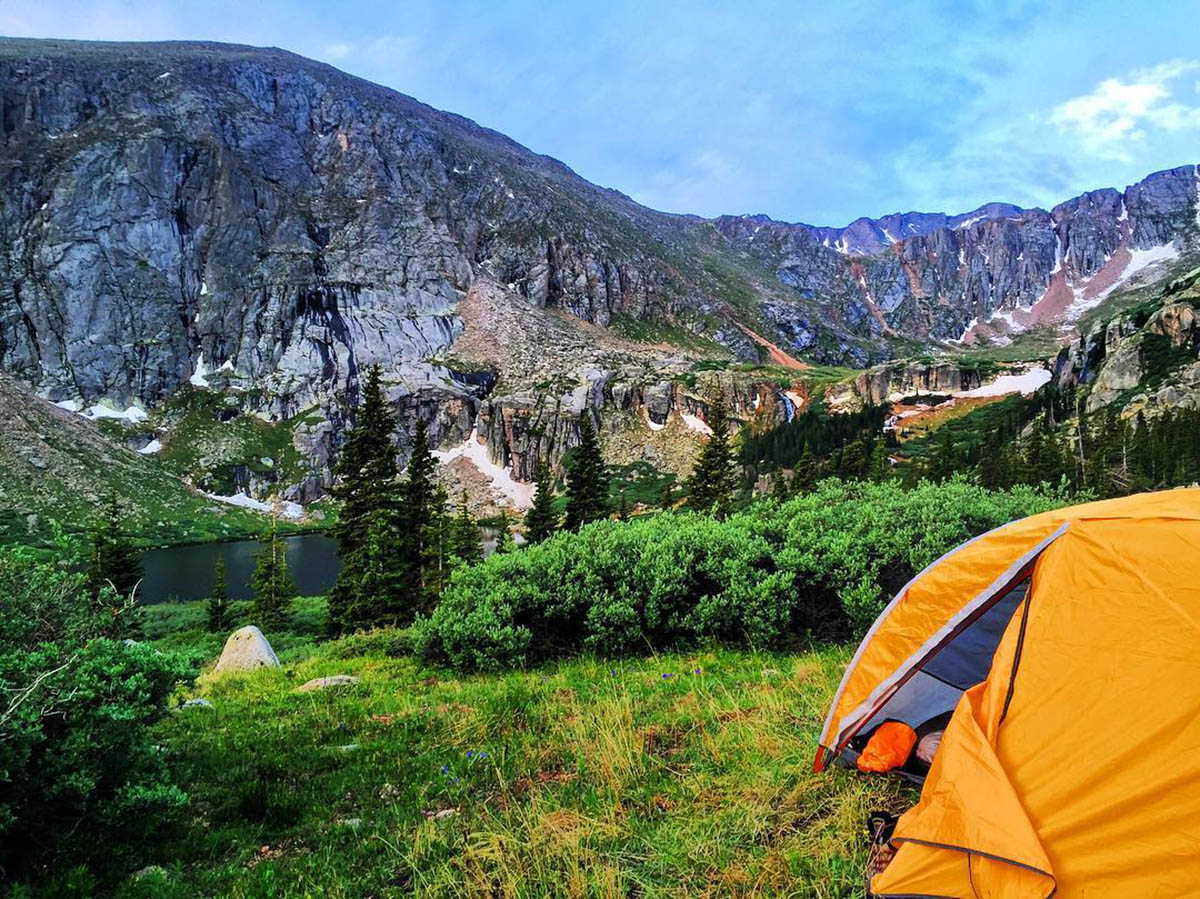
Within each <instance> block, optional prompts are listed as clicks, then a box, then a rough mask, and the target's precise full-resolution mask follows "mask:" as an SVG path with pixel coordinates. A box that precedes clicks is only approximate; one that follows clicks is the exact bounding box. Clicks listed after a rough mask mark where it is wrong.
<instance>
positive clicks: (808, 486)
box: [792, 443, 821, 495]
mask: <svg viewBox="0 0 1200 899" xmlns="http://www.w3.org/2000/svg"><path fill="white" fill-rule="evenodd" d="M820 476H821V463H820V462H818V461H817V457H816V456H815V455H813V451H812V447H811V446H809V445H808V444H807V443H806V444H804V451H803V452H802V453H801V454H800V461H798V462H797V463H796V467H795V469H794V470H793V471H792V492H793V493H795V494H797V495H802V494H805V493H812V492H813V490H814V489H815V488H816V486H817V480H818V479H819V478H820Z"/></svg>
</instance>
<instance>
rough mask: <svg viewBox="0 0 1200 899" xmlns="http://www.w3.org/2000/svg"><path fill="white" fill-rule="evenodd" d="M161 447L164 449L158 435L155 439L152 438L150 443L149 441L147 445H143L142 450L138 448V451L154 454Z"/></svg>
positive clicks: (149, 454)
mask: <svg viewBox="0 0 1200 899" xmlns="http://www.w3.org/2000/svg"><path fill="white" fill-rule="evenodd" d="M161 449H162V442H161V441H160V440H159V439H158V438H157V437H155V438H154V439H153V440H151V441H150V442H149V443H147V444H146V445H145V446H143V447H142V448H141V449H140V450H138V452H139V453H141V454H142V455H143V456H152V455H154V454H155V453H157V452H158V451H159V450H161Z"/></svg>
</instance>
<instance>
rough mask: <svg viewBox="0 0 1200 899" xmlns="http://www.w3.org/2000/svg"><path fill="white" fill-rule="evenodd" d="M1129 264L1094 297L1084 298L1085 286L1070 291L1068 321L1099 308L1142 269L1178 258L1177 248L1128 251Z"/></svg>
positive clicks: (1164, 246) (1163, 245)
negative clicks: (1072, 296) (1072, 297)
mask: <svg viewBox="0 0 1200 899" xmlns="http://www.w3.org/2000/svg"><path fill="white" fill-rule="evenodd" d="M1129 255H1130V257H1131V258H1130V260H1129V264H1128V265H1126V266H1125V270H1124V271H1123V272H1121V274H1120V275H1119V276H1118V277H1117V278H1116V280H1115V281H1113V283H1112V284H1110V285H1109V286H1108V287H1106V288H1104V289H1103V290H1101V291H1100V292H1099V293H1097V294H1096V295H1095V296H1092V297H1086V296H1084V293H1085V290H1086V285H1085V286H1084V287H1076V288H1073V289H1072V293H1074V294H1075V301H1074V302H1073V303H1071V305H1070V307H1068V309H1067V311H1066V315H1065V317H1066V318H1067V319H1068V320H1074V319H1076V318H1078V317H1079V316H1080V315H1082V314H1083V313H1085V312H1087V311H1088V310H1089V309H1095V308H1096V307H1097V306H1099V305H1100V304H1101V303H1102V302H1104V300H1105V299H1107V298H1108V295H1109V294H1111V293H1112V292H1113V291H1114V290H1116V289H1117V288H1118V287H1123V286H1124V285H1126V284H1128V283H1129V281H1130V280H1131V279H1132V278H1133V276H1134V275H1136V274H1138V273H1139V272H1140V271H1142V270H1143V269H1147V268H1149V267H1150V266H1152V265H1157V264H1158V263H1161V262H1170V261H1171V260H1172V259H1177V258H1178V257H1179V248H1178V247H1176V246H1175V244H1174V243H1165V244H1162V245H1161V246H1157V247H1150V248H1149V249H1145V250H1130V252H1129Z"/></svg>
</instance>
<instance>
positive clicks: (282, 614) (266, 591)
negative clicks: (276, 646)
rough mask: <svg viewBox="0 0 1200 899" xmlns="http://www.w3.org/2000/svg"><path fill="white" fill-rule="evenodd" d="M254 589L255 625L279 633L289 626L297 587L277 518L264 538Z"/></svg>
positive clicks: (251, 583)
mask: <svg viewBox="0 0 1200 899" xmlns="http://www.w3.org/2000/svg"><path fill="white" fill-rule="evenodd" d="M250 590H251V593H252V594H253V595H254V617H255V619H256V622H255V623H256V624H258V626H259V627H260V628H263V629H269V630H278V629H280V628H282V627H283V626H284V625H285V624H287V621H288V617H289V614H290V612H291V606H292V601H293V600H294V599H295V598H296V587H295V585H294V584H293V583H292V576H291V573H290V572H289V571H288V564H287V547H286V545H285V544H284V542H283V539H282V538H281V537H280V536H279V531H278V529H277V528H276V525H275V520H274V519H273V518H272V519H271V530H270V531H268V532H267V533H266V534H264V535H263V538H262V549H260V550H259V552H258V555H257V556H255V559H254V572H253V573H252V574H251V575H250Z"/></svg>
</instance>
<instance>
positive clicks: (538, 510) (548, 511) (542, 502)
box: [525, 461, 558, 543]
mask: <svg viewBox="0 0 1200 899" xmlns="http://www.w3.org/2000/svg"><path fill="white" fill-rule="evenodd" d="M533 483H534V492H533V505H532V506H530V507H529V511H528V512H526V513H525V539H526V540H527V541H528V542H530V543H541V542H542V541H543V540H545V539H546V538H548V537H550V536H551V535H552V534H553V533H554V532H555V531H557V530H558V513H557V512H555V511H554V480H553V478H552V477H551V475H550V466H549V465H547V464H546V463H545V462H544V461H542V462H539V463H538V467H537V473H536V475H535V476H534V482H533Z"/></svg>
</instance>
